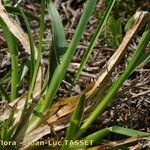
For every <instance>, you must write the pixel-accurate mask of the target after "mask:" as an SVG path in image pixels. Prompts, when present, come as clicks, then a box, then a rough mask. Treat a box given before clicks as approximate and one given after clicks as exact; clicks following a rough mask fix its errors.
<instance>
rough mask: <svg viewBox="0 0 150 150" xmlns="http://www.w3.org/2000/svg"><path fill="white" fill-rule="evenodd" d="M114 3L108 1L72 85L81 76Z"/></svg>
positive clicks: (113, 1)
mask: <svg viewBox="0 0 150 150" xmlns="http://www.w3.org/2000/svg"><path fill="white" fill-rule="evenodd" d="M115 1H116V0H112V1H110V3H109V5H108V7H107V9H106V11H105V13H104V15H103V17H102V19H101V21H100V23H99V25H98V27H97V29H96V31H95V33H94V35H93V37H92V39H91V41H90V43H89V45H88V48H87V49H86V51H85V53H84V56H83V59H82V61H81V64H80V67H79V69H78V71H77V73H76V75H75V79H74V81H73V85H74V84H75V83H76V81H77V80H78V79H79V76H80V74H81V72H82V70H83V68H84V66H85V64H86V63H87V61H88V59H89V57H90V55H91V52H92V50H93V48H94V46H95V44H96V42H97V40H98V38H99V36H100V34H101V32H102V30H103V27H104V25H105V24H106V21H107V19H108V17H109V15H110V12H111V10H112V8H113V6H114V4H115Z"/></svg>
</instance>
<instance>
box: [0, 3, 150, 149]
mask: <svg viewBox="0 0 150 150" xmlns="http://www.w3.org/2000/svg"><path fill="white" fill-rule="evenodd" d="M115 1H116V0H112V1H110V2H109V5H108V7H107V9H106V11H105V13H104V16H103V17H102V19H101V20H100V23H99V25H98V27H97V29H96V31H95V33H94V35H93V37H92V38H91V41H90V43H89V45H88V47H87V49H86V51H85V55H84V57H83V59H82V62H81V65H80V68H79V70H78V71H77V74H76V76H75V79H74V83H75V82H76V81H77V80H78V78H79V76H80V74H81V71H82V69H83V67H84V66H85V64H86V62H87V61H88V58H89V56H90V54H91V52H92V50H93V48H94V46H95V45H96V41H97V40H98V38H99V36H100V34H101V32H102V29H103V27H104V25H105V24H106V21H107V19H108V17H109V15H110V12H111V10H112V8H113V6H114V5H115ZM96 3H97V0H87V2H86V5H85V7H84V9H83V12H82V15H81V18H80V21H79V23H78V25H77V28H76V31H75V34H74V36H73V38H72V40H71V42H70V45H69V47H68V48H67V47H66V37H65V32H64V27H63V24H62V20H61V17H60V15H59V13H58V11H57V9H56V7H55V5H54V3H53V1H52V0H47V1H46V0H43V1H41V16H40V30H39V43H38V45H35V43H34V39H33V35H32V32H31V28H30V25H29V22H28V19H27V18H26V15H25V13H24V11H22V8H21V7H19V6H18V7H17V12H18V13H19V15H21V16H22V18H23V20H24V23H25V26H26V28H27V33H28V37H29V41H26V42H27V43H28V46H29V47H30V53H29V54H30V57H29V59H28V60H27V61H28V63H29V66H28V69H27V70H26V71H25V72H24V70H21V71H22V72H21V76H19V75H18V73H19V71H20V70H19V63H18V47H17V44H16V43H17V42H16V41H17V40H16V38H15V36H16V37H17V35H16V32H12V31H11V30H10V28H9V26H8V24H7V21H6V20H4V18H2V16H0V24H1V28H2V29H3V32H4V35H5V38H6V41H7V44H8V49H9V50H8V52H9V53H11V74H10V78H11V91H10V94H9V92H8V91H6V90H5V89H4V88H3V85H2V84H0V92H1V93H2V95H3V97H4V98H5V99H7V100H8V101H12V103H10V104H11V105H12V106H13V107H12V109H10V108H6V111H8V114H7V113H5V110H4V114H3V115H2V117H1V130H0V134H1V140H3V141H10V140H13V139H15V140H16V141H17V142H18V141H19V142H24V137H26V136H28V134H29V135H30V134H31V135H32V133H34V131H35V130H36V129H37V128H38V127H41V125H43V124H47V121H45V120H46V119H45V118H46V116H47V115H48V112H49V110H50V111H51V112H52V113H51V115H50V114H49V117H50V116H52V115H54V114H55V113H57V111H58V110H59V108H58V106H56V105H53V104H52V103H53V101H54V99H55V97H56V93H57V91H58V89H59V86H60V84H61V82H62V80H63V78H64V76H65V73H66V71H67V68H68V66H69V64H70V63H71V60H72V57H73V55H74V53H75V51H76V49H77V46H78V44H79V42H80V40H81V38H82V36H83V33H84V29H85V27H86V25H87V23H88V21H89V18H90V16H91V14H92V11H93V9H94V7H95V5H96ZM46 8H47V10H48V13H49V15H50V16H51V24H52V35H53V38H52V48H51V49H50V56H49V57H50V61H49V64H48V69H47V71H45V74H46V75H45V74H42V71H41V70H42V69H44V68H43V67H42V66H41V63H42V61H41V59H42V57H41V56H42V41H43V32H44V24H45V22H44V17H45V10H46ZM3 13H4V14H5V12H3ZM5 15H6V14H5ZM28 16H31V17H32V15H28ZM141 16H142V17H143V18H142V17H141ZM149 16H150V15H149V13H148V12H141V14H139V15H138V16H137V17H138V19H139V20H140V22H138V21H139V20H136V21H135V22H136V23H137V24H138V26H137V27H136V23H135V22H134V20H133V26H135V28H136V30H138V29H139V28H140V27H142V26H144V25H145V24H147V28H146V29H145V31H144V33H143V36H142V38H141V40H140V42H139V45H138V46H137V49H136V51H135V53H134V54H133V56H132V58H131V60H130V63H129V65H128V67H127V68H126V70H125V71H124V72H123V74H122V75H121V76H120V77H119V78H118V79H117V80H116V81H115V82H114V83H113V84H112V85H111V87H110V88H109V90H108V91H106V95H104V97H103V98H102V99H101V97H97V100H98V103H97V105H96V106H95V108H94V110H93V111H92V112H91V114H90V115H89V116H88V117H86V116H85V114H84V111H85V107H84V106H85V103H86V100H87V98H88V97H89V93H90V92H89V91H90V90H89V91H86V90H85V91H83V92H81V94H79V95H78V96H76V97H71V98H70V99H69V98H68V99H69V100H68V99H67V98H64V101H63V102H62V104H61V102H60V105H62V106H63V105H64V104H68V103H69V102H70V101H74V102H77V104H76V106H75V108H74V109H73V110H74V112H73V115H72V117H71V118H70V122H69V124H68V125H69V127H68V129H67V132H66V137H65V140H67V141H68V142H69V141H72V140H73V141H75V140H83V141H88V140H89V141H90V140H92V141H93V143H94V144H95V143H97V142H100V141H102V140H103V139H104V137H105V136H107V135H108V134H110V133H111V132H113V133H118V134H123V135H127V136H132V137H138V136H141V137H142V138H144V139H148V138H149V136H150V133H146V132H141V131H135V130H133V129H128V128H122V127H118V126H113V127H108V128H104V129H101V130H100V131H97V132H95V133H93V134H91V135H88V136H86V137H83V133H84V132H85V131H86V130H87V129H88V128H89V127H90V125H91V124H92V123H93V122H94V121H95V120H96V119H97V117H98V116H99V115H100V114H101V113H102V111H103V110H104V109H105V108H106V106H107V105H108V104H109V103H110V102H111V101H112V100H113V96H114V95H115V93H116V92H117V91H118V89H119V88H120V87H121V85H122V84H123V82H124V81H125V80H126V79H127V78H128V77H129V75H130V74H131V73H132V72H133V70H135V69H136V68H137V66H139V65H141V64H142V63H143V62H147V60H148V57H144V58H142V59H141V62H140V63H139V61H138V60H139V59H140V58H141V55H142V53H143V52H144V49H145V47H146V46H147V44H148V43H149V41H150V27H149V18H150V17H149ZM32 18H33V17H32ZM134 23H135V24H134ZM136 30H135V31H136ZM133 34H134V33H133ZM18 40H20V39H18ZM127 44H128V43H127ZM127 44H126V45H125V48H126V46H127ZM36 46H37V48H36ZM121 46H122V45H121ZM121 46H120V47H121ZM125 48H124V49H125ZM115 55H119V54H118V53H115V54H114V56H115ZM121 56H122V55H121ZM121 56H120V57H119V59H117V60H116V61H117V63H119V62H118V61H119V60H120V58H121ZM116 57H117V56H116ZM145 60H146V61H145ZM117 63H115V65H116V64H117ZM108 69H109V68H108ZM112 69H113V66H112ZM27 73H30V75H29V87H28V90H27V93H25V94H24V95H22V96H21V97H19V98H18V88H19V85H20V82H21V81H22V78H23V77H25V75H27ZM107 75H108V76H110V74H107ZM74 83H73V85H74ZM99 86H100V85H99ZM88 92H89V93H88ZM97 92H99V90H98V89H97V90H96V89H94V90H93V91H92V92H91V94H90V95H94V96H95V97H96V95H95V94H96V93H97ZM19 102H21V104H22V107H21V109H20V108H19V109H18V103H19ZM63 103H64V104H63ZM54 106H55V108H54ZM16 116H17V117H16ZM47 118H48V117H47ZM85 118H86V119H85ZM39 134H41V133H39ZM33 135H34V134H33ZM43 136H44V135H43ZM33 140H38V139H37V137H34V136H33ZM17 146H19V147H21V146H22V145H17ZM27 146H30V145H27ZM88 146H93V145H90V142H89V143H88V144H81V145H75V144H72V145H69V144H68V145H67V144H65V143H64V144H63V145H62V147H61V148H60V149H62V150H67V149H80V148H86V147H88ZM19 147H17V148H19ZM1 149H5V146H4V145H1Z"/></svg>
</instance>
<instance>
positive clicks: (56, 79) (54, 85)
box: [28, 0, 97, 132]
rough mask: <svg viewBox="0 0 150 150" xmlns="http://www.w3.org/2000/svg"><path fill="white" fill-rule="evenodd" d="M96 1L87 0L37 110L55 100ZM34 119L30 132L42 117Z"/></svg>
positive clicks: (39, 110)
mask: <svg viewBox="0 0 150 150" xmlns="http://www.w3.org/2000/svg"><path fill="white" fill-rule="evenodd" d="M96 2H97V0H92V1H91V0H88V1H87V3H86V6H85V8H84V10H83V13H82V16H81V18H80V21H79V24H78V26H77V29H76V31H75V34H74V36H73V39H72V41H71V43H70V46H69V47H68V49H67V51H66V54H65V55H64V57H63V59H62V61H61V63H60V64H59V65H58V67H57V68H56V70H55V72H54V75H53V77H52V79H51V82H50V85H49V87H48V90H47V94H46V97H45V100H44V103H43V104H42V106H41V108H40V109H38V110H35V111H36V112H39V113H40V114H42V113H43V112H44V111H46V109H47V108H48V107H49V105H50V104H51V103H52V102H53V100H54V98H55V95H56V92H57V90H58V88H59V86H60V84H61V82H62V80H63V78H64V75H65V73H66V71H67V68H68V66H69V64H70V62H71V59H72V57H73V54H74V52H75V50H76V48H77V46H78V43H79V41H80V40H81V37H82V35H83V32H84V29H85V27H86V25H87V23H88V20H89V18H90V16H91V14H92V11H93V9H94V7H95V5H96ZM39 104H40V102H39ZM39 104H37V106H38V105H39ZM33 118H34V119H33ZM32 119H33V120H35V119H36V121H34V122H33V121H31V125H30V127H29V128H28V132H29V131H31V130H33V128H35V127H36V126H37V125H38V123H39V122H40V120H41V118H40V117H38V116H37V115H33V117H32Z"/></svg>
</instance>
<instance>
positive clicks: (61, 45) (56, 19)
mask: <svg viewBox="0 0 150 150" xmlns="http://www.w3.org/2000/svg"><path fill="white" fill-rule="evenodd" d="M47 9H48V12H49V15H50V16H51V24H52V35H53V41H52V42H53V48H54V51H55V53H56V57H57V59H58V60H60V59H62V57H63V55H64V54H65V52H66V37H65V31H64V27H63V24H62V21H61V18H60V15H59V13H58V11H57V9H56V7H55V5H54V3H53V1H52V0H48V4H47Z"/></svg>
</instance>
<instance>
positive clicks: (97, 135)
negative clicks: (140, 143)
mask: <svg viewBox="0 0 150 150" xmlns="http://www.w3.org/2000/svg"><path fill="white" fill-rule="evenodd" d="M110 133H116V134H122V135H126V136H130V137H143V138H145V139H147V137H148V136H150V133H148V132H142V131H138V130H134V129H129V128H124V127H119V126H112V127H109V128H104V129H101V130H99V131H97V132H94V133H92V134H90V135H88V136H87V137H85V138H82V139H80V140H84V141H86V145H85V144H82V145H71V146H70V150H73V149H74V150H75V149H79V148H86V147H88V146H92V144H99V143H100V142H101V141H102V140H103V139H104V137H106V136H107V135H109V134H110Z"/></svg>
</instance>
